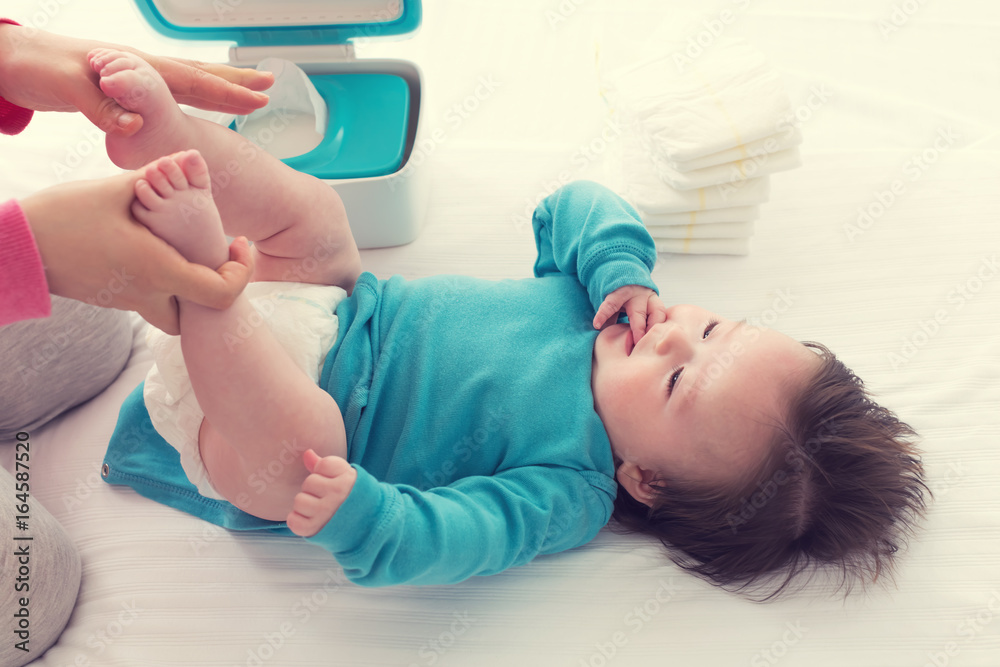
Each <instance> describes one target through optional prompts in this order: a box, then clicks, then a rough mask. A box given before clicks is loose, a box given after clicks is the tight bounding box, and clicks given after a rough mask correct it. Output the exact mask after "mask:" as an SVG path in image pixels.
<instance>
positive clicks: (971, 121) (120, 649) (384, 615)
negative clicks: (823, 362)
mask: <svg viewBox="0 0 1000 667" xmlns="http://www.w3.org/2000/svg"><path fill="white" fill-rule="evenodd" d="M49 5H51V7H53V8H56V9H55V10H53V11H54V15H52V16H51V17H48V16H49V15H48V14H45V11H46V10H45V8H44V7H43V6H45V7H48V6H49ZM666 6H667V5H666V4H665V3H662V2H658V1H653V0H650V1H649V2H630V3H615V2H612V1H611V0H603V1H602V0H591V1H590V2H572V3H571V2H562V3H558V2H555V1H552V2H542V3H537V2H532V1H530V0H516V1H512V2H507V3H493V4H486V3H484V2H458V1H452V2H446V1H435V0H426V1H425V3H424V21H423V25H422V27H421V30H420V32H419V34H418V35H417V36H416V37H414V38H413V39H410V40H407V41H401V42H394V43H391V44H383V45H378V44H369V45H365V46H363V47H361V48H360V49H359V55H360V56H361V57H373V56H382V55H386V56H391V57H402V58H407V59H409V60H413V61H415V62H417V63H418V64H419V65H420V66H421V68H422V69H423V72H424V76H425V81H424V84H425V87H426V89H427V96H428V99H427V107H426V113H425V117H424V120H423V122H424V131H425V133H427V134H428V135H429V134H430V131H431V130H433V129H435V128H440V129H441V131H442V132H443V137H444V138H443V139H442V140H440V141H437V142H435V143H434V145H433V151H431V150H428V151H427V152H428V154H429V160H430V162H429V165H430V168H431V169H432V177H433V178H432V190H431V203H430V210H429V213H428V221H427V226H426V228H425V229H424V231H423V233H422V234H421V236H420V237H419V238H418V239H417V240H416V241H414V242H413V243H412V244H410V245H408V246H404V247H399V248H390V249H382V250H372V251H366V252H365V253H364V262H365V268H367V269H368V270H371V271H373V272H374V273H376V275H379V276H381V277H387V276H389V275H392V274H402V275H404V276H407V277H419V276H425V275H432V274H437V273H463V274H469V275H475V276H479V277H484V278H519V277H528V276H530V275H531V266H532V262H533V260H534V252H535V251H534V243H533V239H532V234H531V227H530V211H531V209H532V208H533V206H534V204H535V203H536V202H537V201H539V200H540V199H541V198H542V197H543V196H544V195H545V194H547V193H548V192H549V191H550V190H551V189H553V188H554V187H555V186H556V185H558V184H559V183H561V182H562V181H564V180H568V179H571V178H584V177H586V178H594V179H596V180H600V181H603V182H605V183H608V184H609V185H612V186H618V185H620V183H619V182H618V181H619V173H618V171H617V170H616V167H615V164H616V163H615V159H614V158H615V152H616V148H617V146H616V143H615V141H614V140H611V141H609V142H607V143H606V144H603V145H602V144H600V143H595V140H596V139H597V138H599V137H601V134H602V131H604V130H605V128H606V127H607V122H608V119H609V110H608V108H607V106H606V105H605V103H604V101H603V100H602V98H601V94H600V92H601V86H600V79H599V76H598V71H599V68H601V69H603V68H609V67H612V66H614V65H615V64H624V63H627V62H629V61H630V60H631V59H634V58H637V57H640V56H641V55H643V54H644V53H648V52H649V49H651V48H653V47H654V46H655V45H656V44H658V43H662V42H661V39H662V38H663V37H664V35H671V36H674V37H676V36H678V35H679V36H681V37H683V38H686V37H687V36H692V37H696V36H697V35H699V34H700V31H701V30H707V29H708V28H706V27H705V26H706V25H707V24H706V23H705V22H708V23H709V24H710V23H711V21H713V20H715V19H716V18H718V17H719V16H720V12H721V11H722V10H724V9H728V10H729V11H731V12H732V14H731V15H729V16H731V17H733V20H732V21H730V22H729V23H726V24H725V30H726V32H727V34H729V35H731V36H741V37H744V38H746V39H748V40H749V41H750V42H751V43H752V44H753V45H754V46H756V47H757V48H759V49H761V50H762V51H764V52H765V53H766V54H767V55H768V56H769V57H770V58H771V59H772V62H773V64H774V65H775V66H776V67H777V68H779V70H780V71H781V72H782V73H783V75H784V77H785V81H786V85H787V87H788V90H789V95H790V97H791V99H792V103H793V108H797V109H800V110H801V115H802V116H801V119H802V125H801V129H802V132H803V135H804V137H805V141H804V143H803V144H802V147H801V151H802V156H803V166H802V167H800V168H798V169H795V170H793V171H789V172H783V173H779V174H775V175H774V176H772V186H771V198H770V202H768V203H766V204H764V205H763V206H762V207H761V218H760V220H758V221H757V224H756V234H755V236H754V238H753V241H752V247H751V252H750V254H749V255H748V256H746V257H720V256H701V257H692V256H675V255H667V254H664V255H661V256H660V261H659V263H658V265H657V267H656V269H655V271H654V279H655V280H656V281H657V283H658V284H659V285H660V287H661V292H662V294H663V297H664V300H665V301H667V302H671V303H677V302H687V303H696V304H699V305H702V306H705V307H707V308H710V309H713V310H716V311H718V312H720V313H722V314H724V315H726V316H730V317H736V318H742V317H764V316H767V313H768V312H769V309H771V308H773V305H774V303H775V301H776V299H782V298H783V299H786V300H787V301H788V302H789V303H790V305H789V306H788V307H787V308H784V309H783V310H784V312H782V313H780V314H779V315H778V316H777V318H776V321H774V324H773V326H775V327H776V328H778V329H780V330H782V331H784V332H786V333H788V334H790V335H792V336H794V337H797V338H799V339H803V340H809V339H812V340H818V341H821V342H823V343H825V344H827V345H828V346H829V347H831V348H832V349H833V350H835V351H836V352H838V354H839V355H840V356H841V358H842V359H844V361H845V362H846V363H847V364H848V365H849V366H851V367H852V368H854V369H855V370H856V371H857V372H858V374H859V375H861V377H863V378H864V379H865V381H866V384H867V385H868V386H869V387H870V388H871V389H872V391H874V392H875V393H876V395H877V397H878V399H879V400H880V402H882V403H884V404H885V405H887V406H889V407H891V408H892V409H893V410H895V411H896V412H897V413H898V414H899V416H900V417H901V418H902V419H903V420H904V421H907V422H909V423H910V424H911V425H912V426H914V428H915V429H916V430H917V431H918V432H919V433H920V435H921V438H922V448H923V451H924V461H925V465H926V469H927V473H928V475H929V484H930V487H931V489H932V490H933V491H934V494H935V500H934V501H933V503H932V505H931V508H930V512H929V516H928V519H927V521H926V522H925V523H924V525H923V528H922V530H921V531H920V532H919V534H918V536H917V538H916V539H915V540H914V542H913V543H912V544H911V546H910V548H909V550H908V551H906V552H905V553H904V554H902V556H901V560H900V568H899V574H898V577H897V582H896V586H895V587H893V588H890V589H888V590H882V589H878V588H874V589H872V590H870V591H869V592H868V593H867V594H862V593H860V592H855V593H853V594H852V595H850V596H849V597H848V598H847V599H846V600H845V599H842V598H839V597H834V598H831V597H830V596H828V595H826V594H825V593H824V592H823V591H822V590H820V587H819V586H818V585H815V586H810V587H807V588H806V589H805V590H803V591H801V592H798V593H796V594H794V595H792V596H789V597H787V598H785V599H782V600H779V601H777V602H774V603H770V604H765V605H761V604H755V603H752V602H748V601H746V600H743V599H741V598H739V597H737V596H735V595H732V594H729V593H726V592H723V591H720V590H717V589H714V588H713V587H711V586H709V585H707V584H705V583H703V582H701V581H698V580H696V579H694V578H692V577H690V576H689V575H686V574H684V573H682V572H681V571H679V570H678V569H677V568H676V567H674V566H673V565H671V564H669V562H668V561H666V559H664V558H663V557H662V555H661V553H660V549H659V547H658V546H657V545H656V544H653V543H651V542H650V541H648V540H646V539H643V538H635V537H632V538H624V537H621V536H617V535H613V534H611V533H610V532H609V531H607V530H605V531H602V533H601V534H600V535H599V536H598V538H597V539H596V540H594V541H593V542H592V543H591V544H588V545H586V546H584V547H582V548H579V549H577V550H574V551H572V552H567V553H563V554H558V555H555V556H549V557H543V558H539V559H537V560H536V561H534V562H533V563H531V564H529V565H527V566H525V567H521V568H517V569H514V570H510V571H508V572H505V573H503V574H501V575H498V576H494V577H489V578H478V579H473V580H470V581H466V582H464V583H462V584H458V585H454V586H447V587H426V588H417V587H405V586H403V587H394V588H387V589H374V590H373V589H363V588H360V587H357V586H354V585H352V584H350V583H347V582H346V581H345V579H344V578H343V576H342V574H341V572H340V570H339V568H338V566H337V565H336V563H335V561H333V560H332V559H331V558H330V557H329V555H328V554H327V553H325V552H324V551H322V550H321V549H319V548H317V547H315V546H312V545H309V544H306V543H304V542H302V541H301V540H299V539H297V538H278V537H273V536H260V535H248V534H235V533H229V532H226V531H224V530H223V529H220V528H217V527H215V526H212V525H209V524H206V523H204V522H202V521H200V520H198V519H195V518H193V517H191V516H188V515H185V514H183V513H180V512H177V511H175V510H172V509H170V508H168V507H165V506H161V505H158V504H156V503H154V502H152V501H150V500H147V499H144V498H141V497H139V496H138V495H136V494H135V493H134V492H132V491H131V490H130V489H127V488H125V487H110V486H108V485H106V484H104V483H103V482H102V481H100V478H99V469H100V463H101V460H102V457H103V454H104V450H105V447H106V445H107V441H108V438H109V436H110V434H111V432H112V430H113V427H114V423H115V420H116V417H117V411H118V407H119V406H120V404H121V402H122V400H123V399H124V397H125V396H126V395H127V394H128V393H129V392H130V391H131V390H132V389H133V388H134V387H135V386H136V385H137V384H138V383H139V382H140V381H141V380H142V378H143V377H144V375H145V372H146V370H147V369H148V367H149V364H150V361H151V357H150V354H149V351H148V350H147V349H145V347H144V344H143V343H142V340H143V336H142V335H141V328H142V327H143V326H145V325H144V324H142V323H141V321H140V320H138V319H136V322H135V323H136V336H135V341H136V342H135V348H134V352H133V355H132V358H131V359H130V361H129V363H128V367H127V368H126V370H125V371H124V372H123V373H122V375H121V376H120V377H119V378H118V380H117V381H116V382H115V383H114V384H113V385H112V386H111V387H109V388H108V389H107V390H106V391H105V392H104V393H102V394H101V395H99V396H98V397H96V398H94V399H93V400H91V401H90V402H88V403H86V404H84V405H82V406H80V407H79V408H77V409H75V410H73V411H71V412H70V413H68V414H66V415H65V416H63V417H62V418H60V419H58V420H57V421H55V422H53V423H52V424H50V425H48V426H46V427H44V428H43V429H41V430H39V431H37V432H35V433H32V434H31V435H32V443H33V445H34V447H33V449H32V478H31V479H32V491H33V492H34V493H35V495H36V496H37V497H38V498H39V499H40V500H41V501H42V502H43V503H44V504H45V506H46V507H47V508H48V509H49V510H50V511H51V512H52V513H53V514H54V515H55V516H56V517H57V518H58V519H59V520H60V521H61V523H62V524H63V526H65V528H66V530H67V531H68V533H69V534H70V535H71V536H72V538H73V539H74V540H75V541H76V543H77V545H78V547H79V550H80V554H81V557H82V560H83V583H82V588H81V591H80V596H79V600H78V602H77V606H76V609H75V611H74V614H73V617H72V619H71V621H70V624H69V626H68V627H67V629H66V631H65V632H64V633H63V635H62V637H61V638H60V640H59V642H58V644H56V645H55V646H54V647H53V648H52V649H51V650H49V651H48V652H47V653H46V654H45V655H44V656H42V657H41V658H40V659H38V660H37V661H36V662H35V663H33V664H35V665H38V666H40V667H62V666H64V665H102V666H103V665H110V666H118V665H120V666H130V667H131V666H134V665H149V666H160V665H162V666H167V665H188V664H190V665H227V666H229V665H259V664H270V665H289V666H300V665H301V666H306V665H328V664H337V665H372V666H374V665H379V666H381V665H456V666H457V665H510V664H519V665H566V666H567V667H570V666H572V667H577V666H578V665H591V666H593V667H602V666H603V665H649V664H678V665H710V666H714V665H752V666H754V667H756V666H758V665H767V666H772V665H779V664H780V665H781V666H782V667H786V666H787V667H795V666H809V667H817V666H819V667H827V666H831V667H832V666H833V665H838V666H839V665H852V666H872V667H875V666H878V667H896V666H898V667H904V666H905V667H920V666H922V665H925V664H932V665H933V664H936V665H939V666H940V665H943V664H951V665H956V666H982V667H988V666H995V665H998V664H1000V447H998V443H1000V411H998V406H1000V335H998V331H1000V307H998V306H1000V265H998V258H997V254H998V252H1000V154H998V150H1000V142H998V139H997V125H998V122H997V120H996V118H997V116H996V109H997V108H998V103H1000V90H998V87H997V81H998V80H1000V40H998V39H997V34H998V31H1000V6H997V5H994V4H990V3H987V2H974V1H972V0H966V1H954V2H949V3H920V4H918V3H894V4H891V3H883V2H879V3H868V2H862V1H861V0H846V1H844V0H842V1H840V2H833V1H832V0H817V1H816V2H811V3H796V2H793V1H792V0H768V2H766V3H764V2H761V3H752V2H733V3H723V4H722V5H719V7H717V8H707V9H706V8H705V7H704V6H702V5H701V4H700V3H698V2H697V1H696V0H684V1H678V2H675V3H670V4H669V6H670V7H675V8H674V9H671V10H670V11H668V10H667V9H665V8H664V7H666ZM914 7H916V9H913V8H914ZM905 8H909V9H913V11H910V12H907V11H906V10H905ZM900 12H901V13H900ZM0 14H3V15H6V16H10V17H11V18H15V19H20V20H26V21H31V20H32V17H36V16H37V17H43V18H45V21H44V27H46V28H47V29H50V30H53V31H55V32H61V33H64V34H72V35H75V36H87V37H93V38H98V39H104V40H108V41H118V42H126V43H130V44H132V45H134V46H136V47H139V48H143V49H145V50H147V51H155V52H158V53H165V54H172V55H179V56H185V57H192V58H200V59H209V60H224V59H225V57H226V56H225V46H224V45H219V44H215V45H210V46H205V47H194V46H189V45H184V44H181V43H179V42H176V41H171V40H166V39H164V38H160V37H157V36H156V35H155V34H154V33H152V32H151V31H150V30H149V29H148V28H146V27H144V26H143V25H142V23H141V21H140V19H139V17H138V15H137V12H136V11H135V10H134V8H133V7H132V6H131V5H130V3H129V2H126V1H125V0H102V1H100V2H98V1H97V0H94V1H92V2H88V3H36V2H31V1H28V0H24V1H17V0H15V1H14V2H13V3H6V4H5V6H4V8H3V9H2V10H0ZM46 17H48V18H46ZM901 17H902V18H901ZM904 19H905V20H904ZM894 20H895V23H894V22H893V21H894ZM36 24H37V25H39V27H42V25H43V21H41V20H38V21H37V22H36ZM897 24H898V25H897ZM713 25H714V24H713ZM887 26H891V28H898V30H891V28H889V27H887ZM706 48H711V47H710V46H708V47H706ZM483 81H489V82H491V84H492V85H490V86H488V87H480V88H479V90H480V93H481V95H480V98H481V99H477V104H475V105H472V103H471V102H470V103H468V104H469V106H475V107H476V108H475V109H474V110H473V111H468V112H467V113H466V114H465V115H464V116H462V115H456V114H455V113H454V112H452V113H451V114H449V110H453V108H454V105H456V104H459V105H462V104H464V103H466V102H467V101H468V99H469V96H473V97H475V93H476V90H477V87H479V86H481V83H482V82H483ZM486 90H491V91H492V92H489V93H483V91H486ZM456 118H457V119H460V122H456ZM438 136H439V137H440V136H442V135H441V134H440V133H439V134H438ZM605 136H607V135H605ZM935 141H937V145H936V147H935ZM595 146H596V147H597V148H599V149H600V150H597V149H595ZM0 156H2V157H0V200H2V199H6V198H9V197H17V196H22V195H24V194H27V193H29V192H32V191H34V190H37V189H40V188H42V187H44V186H47V185H51V184H54V183H57V182H59V181H60V180H65V179H69V178H72V179H76V178H92V177H97V176H102V175H106V174H110V173H115V171H116V169H115V168H114V167H113V166H111V165H110V164H109V163H108V162H107V159H106V157H104V156H103V155H102V151H101V146H100V141H99V140H98V139H97V138H96V134H95V133H94V131H93V130H91V129H90V128H89V126H88V125H87V123H86V122H85V121H84V120H83V119H82V118H79V117H75V116H69V115H56V114H43V115H41V116H39V117H37V118H36V120H35V121H34V122H33V123H32V125H31V126H30V128H29V130H28V131H27V132H25V133H24V134H22V135H20V136H18V137H14V138H7V137H5V138H3V140H2V141H0ZM917 161H919V163H918V162H917ZM897 181H898V182H899V183H898V184H897V188H896V189H897V191H898V192H899V194H898V195H897V196H896V197H895V200H894V201H893V202H892V203H891V205H889V206H888V207H887V208H886V209H885V210H884V212H883V213H882V214H881V215H878V216H876V217H873V218H872V219H871V221H870V222H867V221H862V223H861V224H859V222H858V219H859V213H858V210H859V208H860V209H863V210H869V209H870V210H872V211H877V210H878V209H877V207H876V208H874V209H871V208H870V207H871V205H872V203H873V202H877V201H878V200H879V196H880V194H881V195H882V197H883V198H884V197H885V195H884V194H883V193H884V192H885V191H887V190H891V189H892V187H893V183H894V182H897ZM900 187H901V189H900ZM768 317H770V316H768ZM935 317H938V319H939V320H940V321H941V322H943V323H942V324H940V326H939V327H938V328H937V329H936V330H935V331H934V332H933V333H932V334H930V335H927V329H928V327H929V325H927V322H928V321H930V320H933V319H934V318H935ZM12 461H13V449H12V448H11V447H0V462H2V463H3V464H4V465H5V467H7V468H8V469H10V468H12V467H13V463H12ZM4 641H6V639H5V640H4Z"/></svg>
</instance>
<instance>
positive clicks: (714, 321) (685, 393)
mask: <svg viewBox="0 0 1000 667" xmlns="http://www.w3.org/2000/svg"><path fill="white" fill-rule="evenodd" d="M818 366H819V358H818V357H817V355H816V354H815V353H813V352H812V351H811V350H810V349H809V348H807V347H805V346H804V345H802V344H801V343H799V342H797V341H795V340H793V339H792V338H789V337H788V336H785V335H784V334H781V333H778V332H777V331H773V330H770V329H760V328H756V327H753V326H751V325H749V324H746V323H743V322H734V321H733V320H728V319H725V318H723V317H719V316H717V315H714V314H713V313H710V312H708V311H706V310H704V309H702V308H698V307H696V306H673V307H671V308H669V309H668V310H667V321H666V322H663V323H662V324H657V325H655V326H653V327H651V328H650V329H649V330H648V331H647V332H646V334H645V335H644V336H643V337H642V338H641V339H640V340H639V342H638V343H637V344H634V345H633V341H632V333H631V331H630V329H629V326H628V325H627V324H615V325H612V326H610V327H608V328H606V329H604V330H603V331H601V333H600V335H598V337H597V341H596V343H595V344H594V362H593V371H592V374H591V386H592V388H593V393H594V407H595V409H596V410H597V413H598V415H599V416H600V417H601V421H603V423H604V427H605V428H606V429H607V432H608V436H609V437H610V440H611V447H612V449H613V450H614V453H615V455H616V456H617V457H618V458H620V459H621V460H622V461H623V465H622V466H620V467H619V469H618V479H619V481H620V482H622V484H623V485H624V486H625V487H626V488H627V489H629V492H630V493H632V489H630V488H629V486H630V484H631V485H636V484H639V483H641V482H646V483H648V482H649V481H652V480H653V479H655V477H656V475H657V474H658V473H659V474H669V475H670V476H671V477H675V478H680V479H684V480H689V481H701V482H706V483H710V484H711V483H726V482H728V481H732V480H735V479H736V478H737V477H738V476H739V474H740V473H741V472H744V471H746V470H748V469H749V468H750V467H752V466H753V465H754V464H755V463H756V462H758V461H760V460H761V458H762V457H763V456H764V455H765V454H766V447H767V446H768V443H770V441H771V438H772V436H773V433H774V430H773V426H774V425H776V424H777V423H779V421H780V420H782V419H783V418H784V415H785V411H786V409H787V408H786V406H787V404H788V401H789V400H790V399H791V397H792V396H793V395H794V393H795V392H796V391H798V390H799V389H800V388H801V387H802V386H803V384H804V383H805V381H806V380H807V378H808V377H809V374H810V373H811V372H812V371H813V370H815V369H816V368H818ZM638 491H639V493H640V494H641V492H642V489H641V488H640V489H638ZM632 496H633V497H636V499H637V500H643V498H641V497H637V495H636V493H632Z"/></svg>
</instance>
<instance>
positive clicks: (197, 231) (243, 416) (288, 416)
mask: <svg viewBox="0 0 1000 667" xmlns="http://www.w3.org/2000/svg"><path fill="white" fill-rule="evenodd" d="M140 174H141V178H140V179H139V180H137V182H136V186H135V194H136V201H135V202H134V203H133V207H132V212H133V214H134V215H135V217H136V218H137V219H138V220H139V221H140V222H141V223H143V224H144V225H146V226H147V227H148V228H149V229H150V230H151V231H152V232H153V233H154V234H156V235H157V236H160V237H161V238H163V239H164V240H165V241H167V242H168V243H170V244H171V245H173V246H174V247H175V248H177V249H178V251H179V252H181V254H183V255H185V257H187V259H188V260H189V261H192V262H199V263H204V264H207V265H208V266H210V267H215V266H217V265H219V264H221V263H222V262H224V261H225V259H226V258H227V256H228V249H227V243H226V239H225V236H224V234H223V231H222V224H221V221H220V219H219V213H218V211H217V209H216V208H215V206H214V204H213V201H212V192H211V181H210V177H209V172H208V167H207V165H206V164H205V161H204V160H203V159H202V157H201V156H200V155H199V153H198V152H197V151H185V152H182V153H178V154H175V155H171V156H169V157H165V158H161V159H159V160H156V161H155V162H153V163H151V164H149V165H148V166H146V167H145V168H143V169H142V170H141V171H140ZM179 316H180V331H181V350H182V351H183V354H184V361H185V364H186V366H187V369H188V374H189V376H190V378H191V385H192V387H193V388H194V392H195V396H196V397H197V399H198V403H199V404H200V406H201V408H202V410H203V411H204V413H205V419H204V420H203V422H202V427H201V433H200V439H199V444H200V449H201V454H202V459H203V460H204V462H205V466H206V469H207V470H208V474H209V478H210V479H211V482H212V485H213V486H214V487H215V489H216V490H217V491H218V492H219V493H220V494H221V495H222V496H223V497H225V498H227V499H228V500H229V501H230V502H232V503H233V504H235V505H237V506H239V507H241V508H242V509H244V510H245V511H247V512H248V513H250V514H253V515H255V516H259V517H261V518H264V519H269V520H273V521H283V520H285V518H286V517H287V516H288V514H289V513H290V512H291V510H292V507H293V502H294V499H295V496H296V494H297V493H298V492H299V490H300V488H301V487H302V484H303V482H304V481H305V480H306V478H307V477H308V476H309V471H308V470H307V469H306V467H305V466H304V465H303V464H302V458H303V453H304V452H305V451H307V450H309V449H312V450H314V451H315V452H316V453H317V454H318V455H319V456H321V457H328V456H339V457H345V456H346V453H347V445H346V435H345V432H344V422H343V418H342V416H341V413H340V409H339V408H338V407H337V404H336V402H335V401H334V400H333V398H332V397H331V396H330V395H329V394H327V393H326V392H325V391H323V390H322V389H320V388H319V387H317V386H316V385H315V384H314V383H313V381H312V380H311V379H310V378H309V377H308V376H307V375H306V373H305V372H303V371H302V370H301V369H300V368H299V367H298V366H297V365H296V364H295V363H294V362H293V361H292V360H291V358H290V357H289V356H288V354H287V353H286V352H285V350H284V348H282V347H281V345H280V344H279V343H278V342H277V341H276V340H275V339H274V337H273V335H272V334H271V331H270V329H268V327H267V326H257V327H247V326H246V323H247V322H252V321H255V317H256V310H255V309H254V307H253V306H252V305H251V304H250V302H249V299H247V297H246V296H245V295H241V296H240V297H239V298H237V300H236V302H235V303H233V305H232V306H230V307H229V308H227V309H225V310H215V309H212V308H205V307H203V306H199V305H198V304H196V303H193V302H190V301H185V300H179ZM237 331H238V332H239V333H238V339H239V341H240V343H239V344H238V345H233V344H232V342H231V341H232V340H233V338H234V336H235V335H237V334H235V332H237ZM227 333H229V334H230V335H229V336H227V335H226V334H227ZM275 462H280V463H281V465H274V463H275ZM262 471H264V472H266V473H267V474H265V475H263V476H262V475H261V474H260V473H261V472H262ZM275 471H278V472H275Z"/></svg>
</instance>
